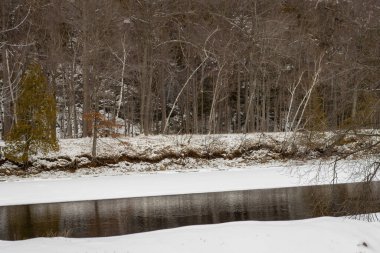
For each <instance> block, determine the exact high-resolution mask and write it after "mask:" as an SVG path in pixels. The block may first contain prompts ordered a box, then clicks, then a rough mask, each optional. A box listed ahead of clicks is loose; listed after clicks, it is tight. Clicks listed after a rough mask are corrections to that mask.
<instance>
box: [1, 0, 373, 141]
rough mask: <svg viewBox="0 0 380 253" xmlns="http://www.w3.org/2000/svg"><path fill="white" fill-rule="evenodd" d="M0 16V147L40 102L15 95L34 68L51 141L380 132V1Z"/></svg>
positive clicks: (42, 5) (9, 8)
mask: <svg viewBox="0 0 380 253" xmlns="http://www.w3.org/2000/svg"><path fill="white" fill-rule="evenodd" d="M0 8H1V11H0V15H1V16H0V25H1V26H0V56H1V58H0V64H1V65H0V81H1V123H2V124H1V126H2V136H3V138H6V137H7V136H9V134H10V133H11V130H12V128H14V127H15V126H16V125H17V121H18V120H17V117H18V116H17V115H18V113H17V110H18V108H17V104H18V102H17V101H19V100H20V99H22V98H21V97H22V96H29V97H27V98H23V101H25V99H26V100H28V99H30V100H31V101H32V100H33V99H37V100H38V99H40V98H41V96H43V95H42V94H38V93H36V92H22V90H23V89H27V88H26V87H29V86H30V85H29V86H27V85H23V83H24V82H23V79H25V78H24V77H25V75H26V73H27V72H28V69H29V68H30V66H35V65H38V66H39V68H41V71H42V72H43V74H42V75H44V78H45V79H46V80H47V82H48V85H47V86H46V89H47V90H48V91H49V93H50V94H52V95H53V98H55V99H53V100H54V101H52V102H51V106H52V107H55V108H56V112H55V113H56V117H53V121H54V119H55V121H56V122H53V123H52V124H51V127H52V128H54V125H55V128H56V129H57V130H58V131H57V133H58V137H59V138H80V137H87V136H91V135H92V134H93V133H96V134H99V135H100V136H110V135H126V136H133V135H136V134H146V135H149V134H213V133H250V132H277V131H297V130H317V131H329V130H337V129H348V128H352V127H355V128H358V127H359V128H370V129H376V128H379V126H380V102H379V101H380V43H379V41H380V18H379V17H380V5H379V2H378V1H377V0H363V1H349V0H346V1H345V0H343V1H338V0H337V1H330V0H325V1H320V0H318V1H317V0H311V1H306V0H304V1H299V0H249V1H248V0H239V1H230V0H183V1H174V0H81V1H79V0H2V1H1V3H0ZM24 86H25V87H24ZM40 90H41V89H40ZM42 93H46V92H42ZM24 104H25V103H24Z"/></svg>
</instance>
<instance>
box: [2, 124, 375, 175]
mask: <svg viewBox="0 0 380 253" xmlns="http://www.w3.org/2000/svg"><path fill="white" fill-rule="evenodd" d="M300 135H301V137H300V138H299V139H297V141H296V143H295V145H284V142H283V141H284V140H285V139H287V138H289V137H290V136H291V134H290V133H288V134H286V133H254V134H228V135H227V134H226V135H167V136H164V135H158V136H138V137H133V138H126V137H123V138H100V139H99V140H98V148H97V154H98V155H97V158H98V160H97V162H93V161H92V160H91V148H92V140H91V138H80V139H62V140H60V141H59V145H60V150H59V151H58V152H51V153H49V154H37V155H35V156H33V157H32V159H33V161H32V164H31V167H29V168H28V169H25V168H21V167H19V166H18V165H17V164H15V163H12V162H10V161H6V160H0V181H4V180H10V179H11V178H12V177H18V178H20V177H46V176H47V175H48V174H50V175H51V177H57V176H60V174H62V172H66V173H67V174H69V173H72V172H75V173H79V174H96V175H105V174H106V175H107V174H108V175H109V174H115V172H117V173H116V174H126V173H130V172H147V171H148V172H149V171H177V170H182V171H189V170H190V171H191V170H193V169H194V168H195V169H199V168H200V167H210V168H213V169H217V168H219V167H230V168H236V167H243V166H256V165H260V164H264V163H265V164H268V163H273V162H281V163H284V162H285V163H286V162H288V161H289V160H297V161H305V160H307V161H308V160H313V159H331V158H332V157H333V156H334V155H336V154H347V153H349V152H351V151H352V150H357V149H359V148H363V147H365V146H371V144H373V143H376V142H378V141H379V139H380V135H375V136H371V137H368V136H364V137H363V136H361V137H357V136H356V135H342V134H337V135H336V134H334V133H331V132H328V133H301V134H300ZM342 136H343V137H342ZM364 150H365V152H366V153H367V154H365V155H369V153H371V152H372V155H373V153H375V154H376V152H377V153H378V152H380V151H378V150H375V149H374V148H372V149H364ZM362 155H363V154H362V153H356V154H355V155H352V156H349V158H350V159H358V158H361V157H362ZM81 170H82V171H81ZM78 171H79V172H78Z"/></svg>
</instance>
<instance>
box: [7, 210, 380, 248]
mask: <svg viewBox="0 0 380 253" xmlns="http://www.w3.org/2000/svg"><path fill="white" fill-rule="evenodd" d="M0 252H2V253H24V252H28V253H51V252H56V253H61V252H62V253H74V252H75V253H77V252H81V253H82V252H83V253H84V252H91V253H96V252H99V253H107V252H110V253H111V252H112V253H125V252H129V253H152V252H165V253H171V252H173V253H178V252H181V253H185V252H189V253H194V252H198V253H201V252H204V253H206V252H207V253H223V252H229V253H230V252H240V253H244V252H247V253H248V252H249V253H251V252H266V253H278V252H282V253H305V252H308V253H322V252H329V253H359V252H360V253H378V252H380V223H378V222H373V223H370V222H363V221H357V220H350V219H345V218H330V217H323V218H316V219H309V220H300V221H274V222H258V221H245V222H233V223H224V224H217V225H202V226H189V227H182V228H176V229H168V230H160V231H155V232H148V233H140V234H133V235H125V236H116V237H104V238H86V239H69V238H36V239H31V240H25V241H15V242H10V241H0Z"/></svg>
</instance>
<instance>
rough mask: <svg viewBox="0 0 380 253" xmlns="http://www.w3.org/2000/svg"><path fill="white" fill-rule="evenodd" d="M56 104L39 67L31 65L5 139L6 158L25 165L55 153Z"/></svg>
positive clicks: (56, 147) (56, 143) (23, 80)
mask: <svg viewBox="0 0 380 253" xmlns="http://www.w3.org/2000/svg"><path fill="white" fill-rule="evenodd" d="M55 120H56V104H55V98H54V95H53V94H52V92H51V90H50V89H49V87H48V82H47V79H46V77H45V76H44V74H43V72H42V68H41V66H40V65H39V64H37V63H34V64H31V65H30V67H29V68H28V70H27V71H26V74H25V75H24V77H23V79H22V81H21V92H20V94H19V97H18V99H17V103H16V121H15V124H14V126H13V128H12V129H11V131H10V133H9V135H8V136H7V147H6V150H5V156H6V157H7V158H8V159H10V160H13V161H16V162H22V163H24V164H27V163H28V161H29V157H30V155H33V154H36V153H37V152H42V153H47V152H48V151H51V150H58V149H59V146H58V141H57V137H56V130H55Z"/></svg>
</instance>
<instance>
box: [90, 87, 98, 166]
mask: <svg viewBox="0 0 380 253" xmlns="http://www.w3.org/2000/svg"><path fill="white" fill-rule="evenodd" d="M98 111H99V98H98V94H97V92H95V108H94V115H93V121H94V122H93V126H92V129H93V133H92V151H91V155H92V160H93V161H95V160H96V155H97V154H96V150H97V144H98V115H97V114H98Z"/></svg>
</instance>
